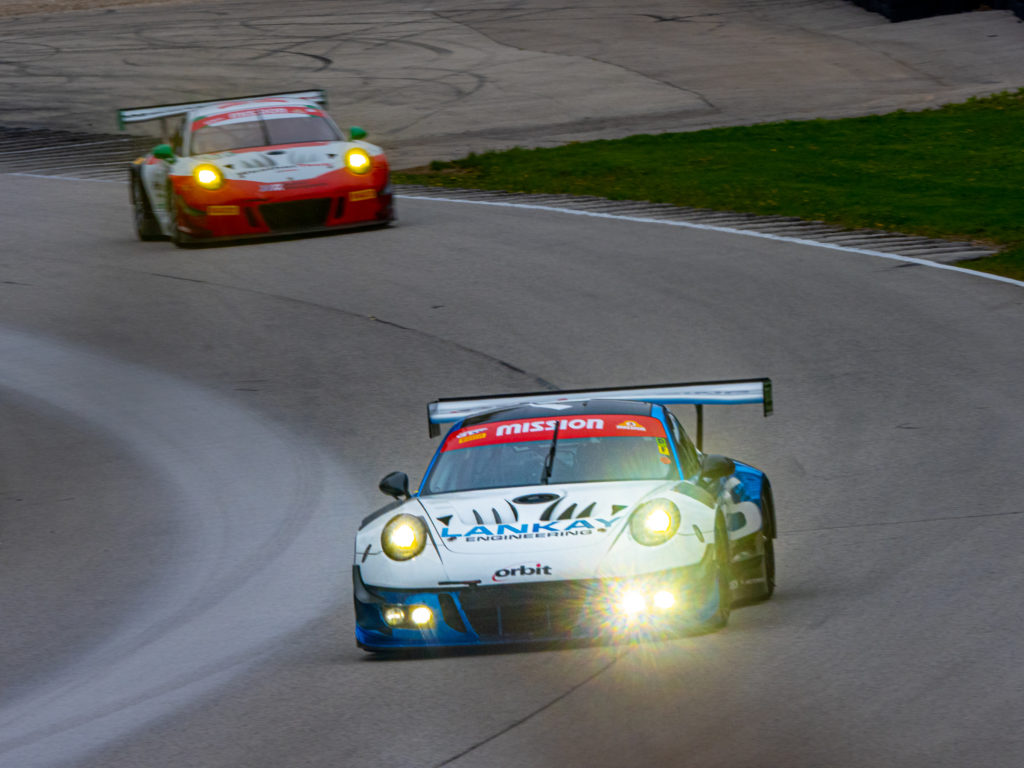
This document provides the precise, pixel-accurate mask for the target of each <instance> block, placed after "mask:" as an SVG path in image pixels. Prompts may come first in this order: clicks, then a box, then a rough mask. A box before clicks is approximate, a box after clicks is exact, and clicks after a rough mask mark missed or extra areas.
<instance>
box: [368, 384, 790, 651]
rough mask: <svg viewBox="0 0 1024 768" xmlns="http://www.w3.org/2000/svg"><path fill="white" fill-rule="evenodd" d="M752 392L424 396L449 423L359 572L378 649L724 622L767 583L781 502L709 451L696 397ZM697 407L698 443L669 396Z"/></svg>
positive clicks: (638, 633)
mask: <svg viewBox="0 0 1024 768" xmlns="http://www.w3.org/2000/svg"><path fill="white" fill-rule="evenodd" d="M738 403H760V404H762V406H763V410H764V415H765V416H767V415H768V414H769V413H771V410H772V401H771V381H770V380H769V379H744V380H734V381H718V382H696V383H686V384H667V385H657V386H639V387H630V388H619V389H595V390H573V391H560V392H533V393H523V394H509V395H498V396H486V397H472V398H460V399H442V400H437V401H434V402H433V403H430V404H429V405H428V423H429V426H430V433H431V435H432V436H436V435H438V434H440V428H439V425H440V424H443V423H450V422H454V426H453V427H452V428H451V429H450V430H449V431H448V433H447V435H446V436H445V437H444V439H443V440H442V441H441V444H440V446H439V447H438V449H437V451H436V453H435V455H434V457H433V459H432V460H431V462H430V464H429V466H428V468H427V471H426V474H425V475H424V477H423V480H422V482H421V484H420V486H419V489H418V490H417V491H416V492H415V493H410V491H409V478H408V476H407V475H406V474H405V473H402V472H392V473H391V474H389V475H387V476H386V477H385V478H384V479H383V480H381V482H380V490H381V491H383V492H384V493H385V494H387V495H389V496H392V497H394V501H393V502H392V503H390V504H388V505H387V506H384V507H383V508H381V509H379V510H377V511H376V512H374V513H373V514H371V515H369V516H368V517H366V518H365V519H364V520H363V521H362V524H361V526H360V528H359V531H358V534H357V536H356V542H355V563H354V566H353V570H352V578H353V597H354V603H355V616H356V643H357V645H358V646H359V647H361V648H363V649H364V650H367V651H372V652H387V651H396V650H404V649H417V648H432V647H448V646H451V647H457V646H477V645H496V644H505V643H508V644H522V643H536V642H552V641H563V640H573V639H580V640H599V641H600V640H601V639H602V638H605V639H607V638H610V639H612V640H613V641H614V640H615V639H616V638H621V637H628V638H637V637H641V638H643V637H663V636H672V635H673V634H676V633H679V632H681V631H682V632H692V631H694V630H696V631H704V630H707V629H715V628H720V627H723V626H725V624H726V623H727V622H728V619H729V613H730V610H731V607H732V605H733V603H734V601H743V602H752V601H759V600H764V599H767V598H769V597H770V596H771V595H772V592H773V590H774V587H775V549H774V543H773V539H774V538H775V536H776V527H775V507H774V502H773V497H772V489H771V485H770V483H769V481H768V478H767V477H766V476H765V474H764V473H763V472H762V471H760V470H758V469H755V468H754V467H752V466H750V465H748V464H743V463H741V462H739V461H735V460H733V459H729V458H726V457H724V456H719V455H714V454H707V453H704V452H703V451H702V447H701V441H702V438H703V407H704V406H705V405H710V404H738ZM674 404H692V405H694V406H696V409H697V419H696V422H697V436H698V440H697V442H696V444H695V443H694V441H692V440H691V439H690V438H689V436H688V435H687V433H686V432H685V431H684V429H683V427H682V425H681V424H680V422H679V420H678V418H677V417H676V416H675V414H674V413H673V412H672V411H671V410H670V409H669V407H667V406H670V405H674Z"/></svg>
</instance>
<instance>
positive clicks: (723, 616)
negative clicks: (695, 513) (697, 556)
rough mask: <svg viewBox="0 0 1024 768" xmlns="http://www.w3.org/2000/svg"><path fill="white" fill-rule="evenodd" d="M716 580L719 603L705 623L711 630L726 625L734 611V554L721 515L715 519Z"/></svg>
mask: <svg viewBox="0 0 1024 768" xmlns="http://www.w3.org/2000/svg"><path fill="white" fill-rule="evenodd" d="M715 581H716V583H717V587H718V605H717V607H716V608H715V612H714V613H713V614H712V615H711V617H710V618H708V620H707V621H706V622H705V624H704V626H705V627H706V628H707V629H709V630H713V629H722V628H723V627H725V625H726V624H728V623H729V614H730V613H732V601H733V594H732V554H731V553H730V551H729V533H728V531H727V530H726V527H725V520H724V518H722V517H721V516H719V518H718V519H717V520H716V521H715Z"/></svg>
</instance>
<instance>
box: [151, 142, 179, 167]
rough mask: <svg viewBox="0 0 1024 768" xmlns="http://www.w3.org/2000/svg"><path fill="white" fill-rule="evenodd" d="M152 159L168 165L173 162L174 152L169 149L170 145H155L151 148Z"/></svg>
mask: <svg viewBox="0 0 1024 768" xmlns="http://www.w3.org/2000/svg"><path fill="white" fill-rule="evenodd" d="M153 157H155V158H158V159H159V160H166V161H167V162H169V163H173V162H174V150H173V149H171V145H170V144H157V145H156V146H155V147H153Z"/></svg>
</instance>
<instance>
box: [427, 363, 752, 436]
mask: <svg viewBox="0 0 1024 768" xmlns="http://www.w3.org/2000/svg"><path fill="white" fill-rule="evenodd" d="M580 400H639V401H641V402H645V403H657V404H658V405H678V404H685V405H693V406H695V407H696V408H697V447H698V448H700V447H701V443H702V442H703V437H704V406H705V405H740V404H746V403H761V404H762V406H763V408H764V415H765V416H767V415H768V414H770V413H771V412H772V380H771V379H767V378H764V379H734V380H731V381H698V382H690V383H685V384H656V385H652V386H640V387H611V388H607V389H567V390H561V391H558V392H523V393H518V394H508V395H485V396H482V397H463V398H440V399H438V400H435V401H434V402H432V403H428V404H427V425H428V429H429V431H430V436H431V437H437V436H438V435H439V434H441V429H440V426H439V425H440V424H445V423H448V422H453V421H461V420H462V419H466V418H469V417H470V416H475V415H477V414H480V413H485V412H487V411H493V410H496V409H498V408H512V407H515V406H519V405H550V404H554V403H571V402H578V401H580Z"/></svg>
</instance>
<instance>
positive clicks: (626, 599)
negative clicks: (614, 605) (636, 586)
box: [619, 590, 647, 616]
mask: <svg viewBox="0 0 1024 768" xmlns="http://www.w3.org/2000/svg"><path fill="white" fill-rule="evenodd" d="M619 607H620V608H621V609H622V612H623V613H625V614H626V615H627V616H635V615H636V614H638V613H643V612H644V611H646V610H647V598H645V597H644V593H643V592H640V591H639V590H630V591H629V592H626V593H625V594H623V595H622V602H620V603H619Z"/></svg>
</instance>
